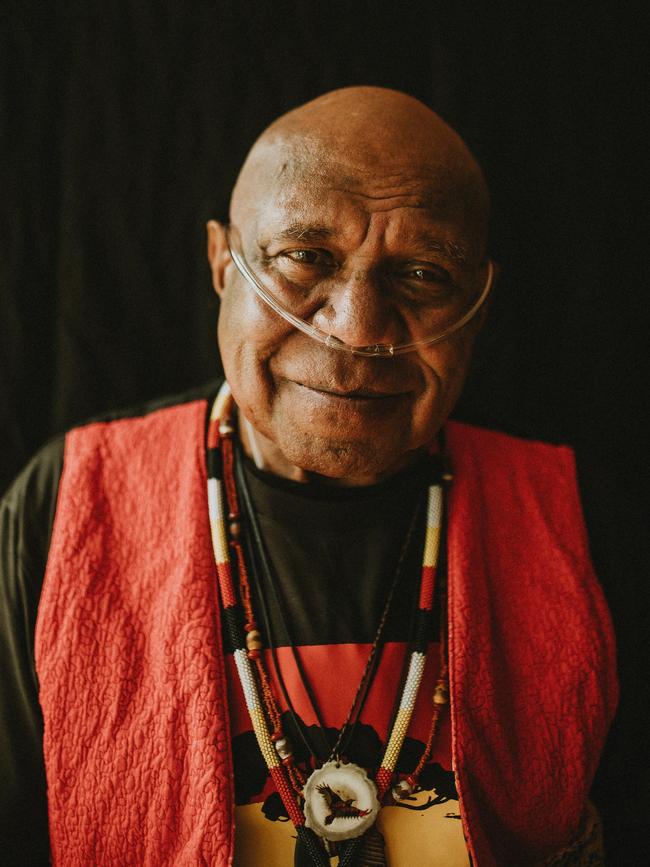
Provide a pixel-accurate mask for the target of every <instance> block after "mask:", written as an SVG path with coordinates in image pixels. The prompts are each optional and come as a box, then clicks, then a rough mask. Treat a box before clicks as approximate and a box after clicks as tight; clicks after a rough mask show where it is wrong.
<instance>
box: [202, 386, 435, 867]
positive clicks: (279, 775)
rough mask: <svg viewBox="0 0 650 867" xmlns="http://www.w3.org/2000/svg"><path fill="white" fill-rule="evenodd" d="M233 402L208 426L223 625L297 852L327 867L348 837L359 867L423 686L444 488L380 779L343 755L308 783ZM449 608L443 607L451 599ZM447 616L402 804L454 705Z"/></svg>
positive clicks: (349, 860)
mask: <svg viewBox="0 0 650 867" xmlns="http://www.w3.org/2000/svg"><path fill="white" fill-rule="evenodd" d="M232 403H233V401H232V396H231V393H230V388H229V386H228V384H227V383H224V385H223V386H222V387H221V389H220V391H219V394H218V395H217V397H216V399H215V401H214V404H213V406H212V411H211V414H210V422H209V426H208V438H207V452H208V508H209V517H210V528H211V534H212V544H213V551H214V558H215V564H216V571H217V580H218V585H219V593H220V599H221V605H222V609H223V616H224V622H225V626H226V629H227V632H228V636H229V638H230V642H231V645H232V649H233V656H234V660H235V665H236V668H237V673H238V677H239V680H240V683H241V687H242V692H243V695H244V701H245V703H246V707H247V710H248V713H249V716H250V720H251V724H252V727H253V731H254V733H255V737H256V740H257V743H258V746H259V748H260V751H261V753H262V756H263V758H264V761H265V763H266V765H267V768H268V770H269V773H270V775H271V778H272V780H273V784H274V785H275V788H276V790H277V792H278V794H279V795H280V798H281V799H282V803H283V805H284V807H285V809H286V811H287V815H288V816H289V818H290V819H291V821H292V823H293V825H294V827H295V828H296V833H297V836H298V846H302V849H303V851H304V853H305V854H306V856H307V858H308V860H309V863H312V864H316V865H318V867H329V857H328V855H327V852H326V850H325V848H324V847H323V845H322V843H321V841H333V842H339V841H341V846H340V848H339V865H340V867H351V865H352V864H353V861H354V858H355V856H356V852H357V849H358V846H359V843H360V841H361V837H362V835H363V834H364V832H366V831H367V830H368V829H369V828H371V827H372V825H373V824H374V822H375V819H376V817H377V814H378V812H379V809H380V805H381V802H382V800H383V798H384V796H385V795H386V793H387V792H388V790H389V788H390V787H391V784H392V782H393V777H394V774H395V768H396V766H397V761H398V758H399V754H400V751H401V748H402V745H403V743H404V739H405V737H406V734H407V731H408V727H409V723H410V721H411V717H412V714H413V710H414V708H415V703H416V699H417V694H418V690H419V687H420V683H421V681H422V675H423V672H424V664H425V659H426V650H427V645H428V641H429V636H430V632H431V625H432V624H431V618H432V609H433V598H434V588H435V578H436V567H437V561H438V552H439V548H440V527H441V519H442V502H443V497H442V486H441V485H440V484H432V485H430V486H429V492H428V505H427V526H426V536H425V543H424V553H423V559H422V571H421V579H420V588H419V596H418V610H417V614H416V616H417V624H416V630H415V639H414V641H413V645H412V650H411V653H410V657H409V661H408V667H407V673H406V678H405V681H404V684H403V686H402V689H401V695H400V700H399V704H398V709H397V712H396V714H395V716H394V719H393V722H392V725H391V730H390V734H389V736H388V740H387V744H386V747H385V750H384V755H383V758H382V761H381V766H380V768H379V770H378V771H377V773H376V775H375V778H374V782H373V781H372V780H371V779H370V778H369V777H368V775H367V773H366V771H365V770H364V769H362V768H360V767H358V766H357V765H353V764H352V763H344V762H342V761H339V759H338V757H335V758H334V759H332V760H329V761H327V762H325V763H324V764H323V765H322V766H321V767H320V768H318V769H316V770H315V771H313V772H312V773H311V775H310V776H309V778H308V779H306V778H305V775H304V773H303V772H302V770H301V769H300V768H299V767H298V766H297V765H296V763H295V760H294V757H293V753H292V750H291V747H290V745H289V743H288V740H287V738H286V737H285V736H284V734H283V731H282V725H281V720H280V711H279V708H278V705H277V702H276V701H275V698H274V696H273V693H272V690H271V687H270V681H269V677H268V674H267V672H266V669H265V667H264V662H263V659H262V653H261V651H262V647H263V644H262V636H261V633H260V631H259V629H258V626H257V623H256V621H255V617H254V614H253V610H252V604H251V592H250V584H249V581H248V573H247V569H246V563H245V559H244V555H243V548H242V545H241V541H240V534H241V525H240V524H239V517H240V516H239V506H238V499H237V491H236V486H235V477H234V450H233V436H234V433H235V430H234V427H233V424H232V421H231V409H232ZM227 521H228V523H227ZM230 549H232V551H233V553H234V555H235V560H236V567H237V573H238V577H239V594H237V592H236V590H235V584H234V580H233V569H232V565H231V558H230ZM441 602H443V603H444V599H443V600H441ZM445 611H446V605H444V604H442V605H441V632H440V651H441V658H440V673H439V678H438V682H437V684H436V687H435V690H434V694H433V714H432V719H431V726H430V731H429V737H428V739H427V743H426V745H425V749H424V752H423V754H422V756H421V758H420V761H419V762H418V765H417V767H416V769H415V771H414V772H413V773H412V774H410V775H408V776H407V777H406V778H405V779H403V780H401V781H399V782H398V783H397V784H396V785H395V786H394V787H393V789H392V794H393V797H394V798H395V799H396V800H401V799H403V798H407V797H409V796H410V795H411V793H412V792H413V791H414V790H415V789H416V788H417V781H418V777H419V775H420V773H421V771H422V769H423V767H424V765H425V764H426V762H427V761H428V759H429V756H430V754H431V751H432V747H433V742H434V739H435V735H436V729H437V723H438V718H439V715H440V711H441V708H442V707H443V706H444V705H445V704H447V702H448V695H449V687H448V679H447V662H446V639H445V632H446V630H445V629H444V623H445V616H444V614H445ZM319 838H320V839H319Z"/></svg>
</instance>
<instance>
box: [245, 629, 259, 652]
mask: <svg viewBox="0 0 650 867" xmlns="http://www.w3.org/2000/svg"><path fill="white" fill-rule="evenodd" d="M246 649H247V650H261V649H262V636H261V634H260V632H259V630H257V629H251V631H250V632H247V633H246Z"/></svg>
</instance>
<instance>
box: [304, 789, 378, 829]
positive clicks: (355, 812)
mask: <svg viewBox="0 0 650 867" xmlns="http://www.w3.org/2000/svg"><path fill="white" fill-rule="evenodd" d="M316 789H317V791H319V792H320V793H321V795H322V796H323V797H324V798H325V800H326V801H327V805H328V807H329V808H330V814H329V816H326V817H325V824H326V825H331V824H332V822H333V821H334V819H360V818H362V817H363V816H367V815H368V814H369V813H370V810H360V809H359V808H358V807H353V806H352V804H353V803H354V801H355V800H356V799H355V798H354V797H352V798H347V799H346V800H343V798H342V797H341V796H340V795H337V794H336V792H335V791H334V790H333V789H330V787H329V786H328V785H327V784H326V783H321V785H320V786H316Z"/></svg>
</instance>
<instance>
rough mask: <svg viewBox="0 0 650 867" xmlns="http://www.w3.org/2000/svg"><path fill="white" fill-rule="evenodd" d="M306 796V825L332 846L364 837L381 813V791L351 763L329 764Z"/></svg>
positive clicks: (318, 773) (311, 782) (316, 776)
mask: <svg viewBox="0 0 650 867" xmlns="http://www.w3.org/2000/svg"><path fill="white" fill-rule="evenodd" d="M303 796H304V799H305V806H304V811H305V825H306V826H307V828H311V830H312V831H314V832H315V833H316V834H318V836H319V837H323V838H325V839H326V840H331V841H332V842H337V841H339V840H350V839H352V838H353V837H360V836H361V835H362V834H363V833H364V832H365V831H367V830H368V828H370V826H371V825H372V824H373V822H374V821H375V819H376V818H377V813H378V812H379V800H378V798H377V787H376V786H375V784H374V783H373V781H372V780H371V779H369V778H368V775H367V774H366V772H365V771H364V769H363V768H360V767H359V766H358V765H355V764H352V763H351V762H350V763H344V762H340V761H332V762H325V764H324V765H323V766H322V767H321V768H318V770H316V771H314V772H313V774H312V775H311V776H310V777H309V779H308V780H307V782H306V783H305V788H304V791H303Z"/></svg>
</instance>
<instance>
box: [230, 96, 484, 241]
mask: <svg viewBox="0 0 650 867" xmlns="http://www.w3.org/2000/svg"><path fill="white" fill-rule="evenodd" d="M305 184H306V185H308V186H309V188H310V189H311V190H312V191H313V192H314V193H315V194H316V195H317V194H318V192H319V190H322V191H324V190H325V189H328V188H331V187H332V185H334V187H335V188H338V189H341V190H346V191H349V192H350V193H352V194H357V195H359V196H369V197H372V198H376V199H382V198H385V199H386V200H389V199H391V198H396V197H397V196H400V195H402V196H403V195H407V196H410V200H411V201H412V202H414V203H415V206H416V207H421V208H426V209H428V210H430V211H431V212H432V214H433V215H434V217H436V218H438V217H440V216H442V217H443V218H449V219H453V220H460V221H462V222H463V223H464V224H465V225H466V228H467V240H468V245H471V246H473V247H474V248H475V250H474V252H475V254H478V255H480V256H482V254H483V252H484V247H485V241H486V234H487V222H488V211H489V197H488V191H487V186H486V183H485V180H484V176H483V173H482V171H481V169H480V167H479V165H478V163H477V162H476V160H475V158H474V157H473V156H472V154H471V152H470V151H469V149H468V148H467V146H466V145H465V143H464V142H463V141H462V139H461V138H460V136H459V135H458V134H457V133H456V132H454V130H452V129H451V127H449V126H448V125H447V124H446V123H445V122H444V121H443V120H442V119H441V118H440V117H439V116H438V115H437V114H435V113H434V112H433V111H431V109H429V108H427V106H425V105H424V104H423V103H421V102H420V101H419V100H417V99H415V98H413V97H411V96H408V95H406V94H404V93H400V92H398V91H394V90H388V89H386V88H379V87H348V88H343V89H341V90H335V91H332V92H330V93H327V94H325V95H323V96H320V97H318V98H317V99H315V100H312V101H311V102H308V103H306V104H305V105H303V106H300V107H299V108H297V109H294V110H293V111H290V112H288V113H287V114H285V115H283V116H282V117H280V118H278V120H276V121H274V123H272V124H271V125H270V126H269V127H268V128H267V129H266V130H265V131H264V132H263V133H262V134H261V135H260V137H259V138H258V140H257V141H256V142H255V144H254V145H253V147H252V149H251V151H250V153H249V155H248V158H247V159H246V162H245V163H244V166H243V168H242V170H241V172H240V175H239V178H238V180H237V183H236V185H235V189H234V191H233V195H232V201H231V212H230V219H231V222H232V223H234V224H235V225H244V224H247V223H249V222H250V221H251V220H252V221H256V218H257V217H258V215H259V213H260V212H261V211H263V209H264V205H265V203H266V202H268V200H269V198H273V199H276V200H283V199H284V200H285V203H286V199H287V197H289V196H291V190H292V188H294V187H295V186H296V185H300V186H304V185H305ZM294 204H295V206H298V202H295V203H294Z"/></svg>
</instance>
